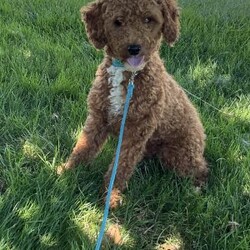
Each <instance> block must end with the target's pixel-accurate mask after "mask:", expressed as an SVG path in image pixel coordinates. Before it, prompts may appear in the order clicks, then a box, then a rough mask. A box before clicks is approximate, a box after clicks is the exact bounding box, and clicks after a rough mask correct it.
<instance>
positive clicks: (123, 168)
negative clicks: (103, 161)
mask: <svg viewBox="0 0 250 250" xmlns="http://www.w3.org/2000/svg"><path fill="white" fill-rule="evenodd" d="M154 129H155V126H154V125H153V124H152V123H151V124H150V122H147V123H144V122H142V123H141V125H139V126H137V124H127V125H126V129H125V133H124V139H123V143H122V148H121V154H120V159H119V166H118V169H117V174H116V179H115V183H114V188H113V191H112V194H111V200H110V207H111V208H116V207H117V206H118V205H119V204H120V203H121V192H122V191H124V189H125V188H126V186H127V182H128V181H129V179H130V178H131V176H132V174H133V172H134V170H135V167H136V164H137V163H138V162H139V161H140V160H141V159H142V157H143V154H144V152H145V147H146V143H147V141H148V139H149V138H150V137H151V135H152V133H153V131H154ZM114 160H115V159H113V162H112V163H111V164H110V166H109V169H108V171H107V173H106V175H105V177H104V192H106V191H107V188H108V185H109V181H110V176H111V172H112V169H113V165H114Z"/></svg>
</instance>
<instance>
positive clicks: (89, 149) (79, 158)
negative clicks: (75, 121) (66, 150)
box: [57, 114, 108, 175]
mask: <svg viewBox="0 0 250 250" xmlns="http://www.w3.org/2000/svg"><path fill="white" fill-rule="evenodd" d="M107 135H108V132H107V127H106V125H105V123H104V122H103V119H102V117H101V116H100V115H95V114H89V116H88V117H87V120H86V122H85V126H84V128H83V131H82V133H81V135H80V137H79V139H78V141H77V143H76V145H75V147H74V149H73V151H72V153H71V155H70V157H69V159H68V160H67V162H66V163H64V164H63V165H61V166H59V167H58V168H57V173H58V174H59V175H60V174H62V173H63V172H64V171H65V170H67V169H71V168H74V167H75V166H77V165H79V164H80V163H81V162H82V163H88V162H89V161H90V160H91V159H93V158H94V157H95V156H96V154H97V153H98V151H99V150H100V148H101V146H102V145H103V143H104V142H105V140H106V138H107Z"/></svg>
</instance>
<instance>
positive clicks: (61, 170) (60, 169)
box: [56, 163, 70, 175]
mask: <svg viewBox="0 0 250 250" xmlns="http://www.w3.org/2000/svg"><path fill="white" fill-rule="evenodd" d="M69 169H70V167H69V164H68V163H63V164H61V165H60V166H58V167H57V168H56V173H57V175H62V174H64V172H66V171H67V170H69Z"/></svg>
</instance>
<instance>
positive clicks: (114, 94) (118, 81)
mask: <svg viewBox="0 0 250 250" xmlns="http://www.w3.org/2000/svg"><path fill="white" fill-rule="evenodd" d="M107 71H108V73H109V79H108V84H109V87H110V92H109V97H108V98H109V101H110V107H109V115H110V116H117V115H120V114H122V110H123V106H124V102H125V89H124V86H123V85H122V81H123V80H124V77H123V71H124V70H123V69H122V68H117V67H113V66H111V67H109V68H108V69H107Z"/></svg>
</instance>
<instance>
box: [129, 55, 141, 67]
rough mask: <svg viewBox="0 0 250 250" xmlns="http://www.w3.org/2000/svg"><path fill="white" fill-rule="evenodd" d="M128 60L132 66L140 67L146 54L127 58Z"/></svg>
mask: <svg viewBox="0 0 250 250" xmlns="http://www.w3.org/2000/svg"><path fill="white" fill-rule="evenodd" d="M127 62H128V64H129V65H130V66H131V67H134V68H136V67H139V66H140V65H141V64H142V63H143V62H144V56H131V57H129V58H128V59H127Z"/></svg>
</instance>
